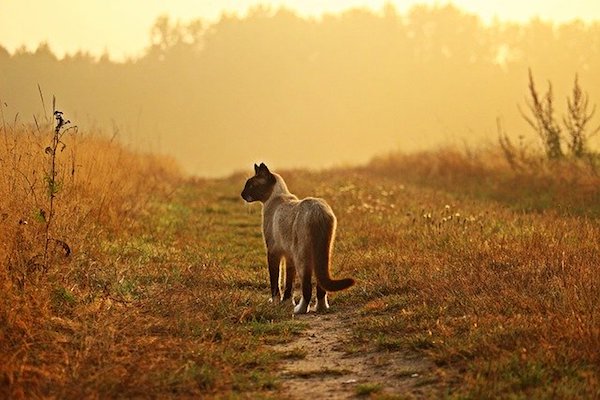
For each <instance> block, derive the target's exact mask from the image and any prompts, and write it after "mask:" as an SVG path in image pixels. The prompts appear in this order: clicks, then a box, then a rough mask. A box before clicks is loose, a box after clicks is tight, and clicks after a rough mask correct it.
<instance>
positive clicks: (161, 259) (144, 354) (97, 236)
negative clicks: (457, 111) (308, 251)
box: [0, 123, 600, 399]
mask: <svg viewBox="0 0 600 400" xmlns="http://www.w3.org/2000/svg"><path fill="white" fill-rule="evenodd" d="M68 129H69V125H65V126H64V127H62V128H61V130H60V132H61V136H60V141H59V142H56V145H57V146H54V145H53V139H52V138H53V137H55V135H54V133H55V132H54V130H53V125H50V124H49V123H47V124H45V125H44V124H42V125H40V126H39V127H36V126H23V125H17V124H5V125H4V127H3V128H2V135H1V139H2V141H3V143H1V144H0V237H1V238H2V241H1V242H0V266H1V268H0V285H1V289H0V290H1V291H2V296H1V298H0V360H2V361H1V362H0V397H2V398H49V397H52V398H83V397H86V398H132V397H134V398H135V397H137V398H142V397H156V398H169V397H171V398H179V397H185V398H193V397H198V396H203V397H218V398H279V397H280V394H281V391H282V390H283V388H284V387H285V380H282V379H281V378H280V377H279V376H278V374H277V364H278V362H279V361H280V360H281V359H282V357H285V355H282V354H278V353H276V352H273V351H272V350H271V348H270V347H269V346H270V345H272V344H276V343H282V342H287V341H291V340H293V338H294V335H295V334H296V333H297V332H300V331H302V330H303V329H304V328H305V327H306V325H307V324H310V318H308V319H302V320H301V321H298V320H297V319H294V318H292V317H291V315H290V312H289V309H286V308H280V307H276V306H273V305H272V304H269V303H268V301H267V299H268V298H269V289H268V278H267V269H266V266H265V261H264V250H263V245H262V238H261V232H260V207H259V206H256V205H253V206H246V205H244V204H243V202H242V200H241V199H240V198H239V192H240V191H241V188H242V185H243V183H244V180H245V178H246V176H244V174H236V175H233V176H231V177H229V178H227V179H220V180H202V179H184V178H183V177H182V176H181V175H180V173H179V172H178V170H177V168H176V167H175V166H174V165H173V163H172V162H171V161H170V160H166V159H162V158H158V157H153V156H150V155H140V154H135V153H133V152H131V151H129V150H126V149H124V148H122V147H120V146H119V145H118V144H116V143H113V142H111V141H110V140H108V139H106V138H104V137H102V136H95V135H92V134H90V133H87V132H77V131H76V130H75V129H71V130H68ZM63 143H64V145H63ZM53 146H54V147H55V150H56V151H55V153H56V154H55V161H56V163H55V170H56V173H55V174H53V173H52V158H53V156H54V154H53V153H54V151H53ZM48 147H49V148H50V150H49V151H48V149H47V148H48ZM249 167H250V166H249ZM249 171H250V168H249ZM279 172H280V173H281V174H282V175H283V176H284V177H285V178H286V180H287V182H288V186H289V187H290V189H291V190H292V191H293V192H294V193H296V194H298V195H299V196H308V195H316V196H320V197H324V198H325V199H327V201H328V202H329V203H330V204H331V205H332V207H333V209H334V210H335V212H336V214H337V216H338V222H339V228H338V229H339V230H338V235H337V242H336V246H335V252H334V258H333V260H334V261H333V273H334V275H335V276H353V277H355V278H356V279H357V285H356V286H355V287H353V288H352V289H350V290H348V291H346V292H342V293H337V294H333V295H332V296H331V303H332V312H333V313H336V314H339V315H343V316H344V321H346V323H347V324H348V326H350V327H351V329H352V340H351V341H348V342H347V343H342V345H343V346H344V348H345V349H346V351H348V352H349V353H353V352H354V353H355V352H386V353H391V354H397V355H398V357H404V356H406V354H412V355H413V356H414V355H417V356H419V357H425V358H427V359H430V360H432V362H433V365H434V367H433V370H432V371H431V373H432V374H433V375H434V376H435V379H428V380H427V381H423V382H421V383H420V385H421V386H426V387H431V390H434V391H435V393H438V394H439V396H441V397H448V398H496V397H503V398H507V397H514V398H565V399H570V398H576V397H581V398H594V397H599V396H600V382H599V380H598V376H600V369H599V367H598V366H599V365H600V352H599V351H598V349H599V348H600V272H599V270H598V259H599V258H600V240H599V238H600V225H599V224H598V218H600V179H599V178H598V177H597V175H595V174H594V172H593V171H592V170H589V169H586V168H583V167H579V166H577V165H575V164H569V165H564V166H563V167H560V166H556V165H555V166H549V167H547V168H543V169H538V170H535V171H529V172H521V173H517V172H514V171H512V170H510V168H509V167H508V165H507V164H506V163H504V162H503V160H502V158H501V156H498V155H495V154H494V153H478V154H475V155H473V154H471V155H465V154H464V153H461V152H456V151H450V150H446V151H443V152H438V153H433V152H432V153H423V154H418V155H409V156H401V155H394V156H389V157H385V158H381V159H377V160H374V161H373V162H372V163H371V164H369V165H367V166H363V167H360V168H346V169H335V170H328V171H322V172H308V171H300V170H294V171H279ZM51 202H52V205H51V204H50V203H51ZM297 356H299V357H302V354H299V355H297ZM362 384H363V386H361V387H362V388H364V387H365V384H366V383H362ZM381 384H382V385H385V383H381ZM374 387H375V386H374ZM357 393H358V392H357ZM368 393H369V394H368V395H370V396H371V397H374V398H377V397H378V396H379V397H382V398H383V397H385V398H411V397H412V396H413V395H415V394H414V393H412V394H411V393H397V394H396V395H394V394H389V393H388V394H383V393H384V392H381V393H379V392H378V391H372V392H368ZM430 393H431V392H430Z"/></svg>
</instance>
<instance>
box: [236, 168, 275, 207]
mask: <svg viewBox="0 0 600 400" xmlns="http://www.w3.org/2000/svg"><path fill="white" fill-rule="evenodd" d="M254 173H255V175H254V176H253V177H252V178H250V179H248V180H247V181H246V186H244V190H243V191H242V199H244V200H246V201H247V202H248V203H252V202H253V201H262V202H265V201H267V200H268V199H269V197H271V193H273V187H274V186H275V182H276V179H275V175H273V174H272V173H271V171H269V168H267V166H266V165H265V164H264V163H261V164H260V165H256V164H254Z"/></svg>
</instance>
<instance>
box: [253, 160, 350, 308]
mask: <svg viewBox="0 0 600 400" xmlns="http://www.w3.org/2000/svg"><path fill="white" fill-rule="evenodd" d="M254 172H255V175H254V176H253V177H251V178H250V179H248V180H247V181H246V185H245V186H244V190H243V191H242V198H243V199H244V200H245V201H247V202H249V203H251V202H254V201H260V202H261V203H262V204H263V212H262V218H263V224H262V227H263V236H264V239H265V244H266V247H267V263H268V266H269V276H270V283H271V296H272V297H271V298H272V300H273V301H274V302H279V301H286V300H292V302H293V293H292V290H293V282H294V277H295V275H296V272H297V273H298V277H299V278H300V281H301V286H302V299H301V300H300V302H299V303H298V304H297V305H296V306H295V307H294V314H303V313H307V312H309V304H310V300H311V296H312V274H313V272H314V274H315V276H316V278H317V303H316V307H315V311H317V312H323V311H327V310H328V309H329V303H328V301H327V291H330V292H333V291H338V290H344V289H347V288H349V287H350V286H352V285H354V279H352V278H345V279H339V280H336V279H331V277H330V275H329V260H330V256H331V247H332V244H333V240H334V237H335V230H336V224H337V221H336V218H335V215H334V214H333V211H332V210H331V207H329V205H328V204H327V203H326V202H325V201H324V200H322V199H317V198H314V197H307V198H305V199H302V200H299V199H298V198H297V197H296V196H294V195H293V194H292V193H290V191H289V190H288V188H287V186H286V184H285V182H284V180H283V178H282V177H281V176H280V175H278V174H275V173H272V172H271V171H269V168H267V166H266V165H265V164H264V163H261V164H260V165H256V164H254ZM282 259H285V262H286V273H285V290H284V293H283V298H281V293H280V289H279V269H280V264H281V260H282Z"/></svg>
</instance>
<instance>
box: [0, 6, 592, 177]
mask: <svg viewBox="0 0 600 400" xmlns="http://www.w3.org/2000/svg"><path fill="white" fill-rule="evenodd" d="M528 69H531V70H532V71H533V73H534V74H535V77H536V78H537V79H538V81H539V82H541V84H540V86H541V87H543V86H542V84H543V83H544V80H549V81H552V83H553V90H554V95H555V98H556V104H555V106H556V108H558V109H560V110H567V109H568V104H567V101H566V97H567V95H568V94H569V90H570V88H571V87H572V83H573V77H574V76H575V75H577V76H578V79H579V82H580V84H581V85H582V86H583V87H584V88H586V90H587V92H588V95H589V99H590V102H591V103H595V101H594V100H595V99H600V74H598V71H600V23H593V24H586V23H583V22H580V21H573V22H570V23H566V24H561V25H557V24H552V23H549V22H544V21H541V20H537V19H534V20H531V21H530V22H528V23H526V24H515V23H507V22H499V21H496V22H493V23H491V24H484V23H483V22H482V21H481V19H480V18H478V17H477V16H475V15H472V14H468V13H466V12H463V11H461V10H460V9H458V8H455V7H454V6H451V5H447V6H416V7H413V8H412V9H411V10H410V11H408V12H407V13H405V14H401V13H399V12H398V11H397V10H396V9H395V8H394V7H393V6H391V5H387V6H386V7H384V8H383V9H382V10H380V11H377V12H375V11H369V10H365V9H352V10H348V11H346V12H343V13H340V14H332V15H324V16H322V17H320V18H308V17H301V16H298V15H297V14H295V13H294V12H293V11H290V10H288V9H284V8H280V9H273V8H267V7H256V8H253V9H251V10H250V11H249V12H248V13H247V14H246V15H244V16H238V15H230V14H224V15H223V16H222V17H221V18H220V19H219V20H218V21H217V22H214V23H207V22H206V21H203V20H196V21H192V22H190V23H185V24H183V23H179V22H176V21H172V20H170V19H169V18H168V17H161V18H159V19H157V21H156V22H155V24H154V26H153V27H152V30H151V32H150V45H149V46H148V48H147V49H146V50H145V52H144V54H143V55H141V56H139V57H137V58H134V59H130V60H127V61H126V62H113V61H111V60H110V58H109V57H107V56H103V57H100V58H95V57H92V56H91V55H89V54H87V53H85V52H79V53H77V54H72V55H67V56H65V57H64V58H62V59H59V58H57V57H56V56H55V55H54V54H53V53H52V51H51V49H50V48H49V47H48V46H47V45H45V44H41V45H40V46H39V47H38V48H37V50H35V51H31V52H30V51H27V50H24V49H21V50H17V51H16V52H14V53H13V54H10V53H8V52H7V51H6V50H5V49H3V48H1V47H0V100H1V102H2V106H3V107H4V108H3V115H4V118H5V119H6V120H7V121H9V120H10V121H14V119H15V117H16V119H17V121H22V122H27V121H30V120H31V118H30V116H31V115H32V114H37V115H39V114H40V113H41V106H40V103H39V101H38V100H37V99H38V98H39V95H38V84H39V85H40V87H41V88H42V91H43V92H44V93H46V94H47V95H48V96H50V95H55V96H56V97H57V100H58V103H59V105H60V107H61V109H62V110H64V111H65V112H68V113H69V115H71V116H74V118H75V119H76V120H77V123H78V124H79V125H80V127H86V126H87V127H91V126H94V125H97V126H99V127H101V128H103V129H104V130H105V131H109V133H111V132H112V133H116V134H117V135H118V136H121V138H122V139H123V140H127V141H130V142H132V143H134V145H135V146H138V147H140V148H142V149H149V150H154V151H156V150H160V151H164V152H167V153H169V154H173V155H175V156H176V157H177V158H178V159H179V160H180V161H181V163H182V164H183V165H184V166H185V167H186V168H187V169H188V170H190V171H192V172H196V173H200V174H225V173H229V172H231V171H233V170H236V169H242V168H243V169H248V165H252V164H251V163H253V162H255V161H268V162H270V163H271V164H272V165H275V166H276V167H279V168H281V167H295V166H303V167H306V166H309V167H311V166H312V167H320V166H325V165H335V164H340V163H347V162H361V161H365V160H367V159H369V158H370V157H372V156H373V155H375V154H380V153H382V152H386V151H389V150H394V149H400V150H406V151H410V150H414V149H420V148H423V147H427V146H435V145H439V144H440V143H442V144H445V143H448V142H451V143H452V142H454V143H456V142H459V143H460V142H462V141H463V140H467V141H469V142H473V143H475V142H479V141H495V140H496V121H497V119H498V118H499V117H500V118H501V119H502V120H503V126H504V127H505V129H506V130H507V131H508V132H509V133H514V135H515V136H516V135H521V134H522V133H523V132H525V131H526V130H527V129H529V128H528V126H527V123H526V121H524V120H523V118H522V117H521V115H520V113H519V109H518V106H519V105H521V106H523V105H525V104H526V101H527V100H526V95H527V85H528ZM17 113H19V115H18V116H17ZM82 131H86V129H82ZM592 145H593V143H592Z"/></svg>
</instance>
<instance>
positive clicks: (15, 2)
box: [0, 0, 600, 60]
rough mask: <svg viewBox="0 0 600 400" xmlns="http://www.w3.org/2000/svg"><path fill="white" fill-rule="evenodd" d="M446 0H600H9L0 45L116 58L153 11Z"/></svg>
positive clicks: (494, 12)
mask: <svg viewBox="0 0 600 400" xmlns="http://www.w3.org/2000/svg"><path fill="white" fill-rule="evenodd" d="M448 3H451V4H454V5H456V6H457V7H459V8H461V9H463V10H465V11H466V12H469V13H474V14H477V15H479V16H480V17H481V18H482V19H483V20H484V21H485V22H491V21H493V20H494V18H499V19H501V20H513V21H517V22H524V21H527V20H529V19H531V18H533V17H540V18H542V19H545V20H553V21H557V22H561V21H566V20H572V19H577V18H579V19H582V20H585V21H592V20H598V19H599V18H600V2H598V1H596V0H572V1H570V2H569V7H568V8H565V7H564V1H562V0H544V1H541V0H532V1H527V2H523V1H520V0H503V1H501V0H491V1H480V0H454V1H439V0H393V1H390V0H329V1H327V2H324V1H317V0H302V1H300V0H270V1H267V0H236V1H234V0H222V1H202V2H198V1H192V0H173V1H169V2H162V1H157V0H153V1H148V0H129V1H126V2H124V1H118V0H109V1H100V0H89V1H85V2H82V1H77V0H56V1H52V2H48V1H43V0H38V1H31V0H30V1H19V0H8V1H3V2H1V3H0V45H1V46H3V47H5V48H6V49H8V50H9V51H11V52H14V51H15V50H16V49H18V48H19V47H21V46H23V45H24V46H25V47H26V48H28V49H30V50H31V49H35V48H36V47H37V46H38V44H39V43H41V42H46V43H48V44H49V45H50V47H51V49H52V50H53V51H54V52H56V53H57V54H59V55H61V56H62V55H64V54H65V53H71V54H72V53H75V52H77V51H79V50H84V51H88V52H90V53H91V54H94V55H97V56H98V55H101V54H103V53H108V54H110V55H111V57H112V58H113V59H117V60H123V59H125V58H127V57H128V56H137V55H139V54H141V53H142V52H143V50H144V49H145V48H146V47H147V46H148V36H149V34H148V33H149V31H150V28H151V26H152V24H153V23H154V21H155V20H156V18H157V17H158V16H160V15H169V16H170V17H171V18H172V19H174V20H181V21H184V22H185V21H189V20H192V19H203V20H207V21H215V20H217V19H219V17H220V16H221V15H222V13H224V12H225V13H235V14H238V15H243V14H245V13H246V12H247V11H248V9H250V8H252V7H256V6H258V5H261V4H262V5H267V6H270V7H275V8H278V7H286V8H289V9H291V10H293V11H295V12H297V13H298V14H300V15H302V16H315V17H316V16H319V15H322V14H323V13H338V12H341V11H344V10H347V9H350V8H356V7H360V8H369V9H372V10H375V11H379V10H382V8H383V7H384V6H385V5H386V4H391V5H393V6H394V7H395V8H396V9H397V10H398V11H399V12H405V11H407V10H408V9H410V8H411V7H413V6H414V5H416V4H428V5H445V4H448Z"/></svg>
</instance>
